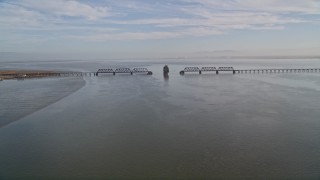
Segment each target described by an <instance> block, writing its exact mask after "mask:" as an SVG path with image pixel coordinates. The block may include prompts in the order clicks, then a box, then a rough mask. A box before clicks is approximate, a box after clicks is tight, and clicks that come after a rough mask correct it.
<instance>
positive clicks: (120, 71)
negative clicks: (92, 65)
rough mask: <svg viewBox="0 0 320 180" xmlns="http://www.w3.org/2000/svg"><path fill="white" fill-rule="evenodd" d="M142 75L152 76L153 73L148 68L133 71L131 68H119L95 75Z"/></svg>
mask: <svg viewBox="0 0 320 180" xmlns="http://www.w3.org/2000/svg"><path fill="white" fill-rule="evenodd" d="M103 73H105V74H113V75H116V74H131V75H133V74H138V73H139V74H141V73H146V74H147V75H152V72H151V71H149V70H148V69H147V68H133V69H132V70H131V69H130V68H117V69H115V70H113V69H111V68H109V69H99V70H98V71H97V72H96V73H95V75H96V76H99V74H103Z"/></svg>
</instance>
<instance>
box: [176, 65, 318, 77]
mask: <svg viewBox="0 0 320 180" xmlns="http://www.w3.org/2000/svg"><path fill="white" fill-rule="evenodd" d="M210 71H212V72H215V73H216V74H219V72H224V71H225V72H232V73H233V74H236V73H238V74H240V73H295V72H320V68H270V69H234V68H233V67H218V68H216V67H202V68H199V67H186V68H185V69H184V70H182V71H180V74H181V75H184V73H186V72H199V74H202V72H210Z"/></svg>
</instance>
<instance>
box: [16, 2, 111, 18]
mask: <svg viewBox="0 0 320 180" xmlns="http://www.w3.org/2000/svg"><path fill="white" fill-rule="evenodd" d="M19 4H20V5H21V6H23V7H25V8H29V9H34V10H38V11H40V12H43V13H44V14H49V15H55V16H69V17H83V18H85V19H87V20H98V19H101V18H104V17H107V16H109V15H110V13H109V11H108V8H107V7H99V6H97V7H95V6H90V5H88V4H85V3H81V2H79V1H75V0H54V1H37V0H21V1H20V3H19Z"/></svg>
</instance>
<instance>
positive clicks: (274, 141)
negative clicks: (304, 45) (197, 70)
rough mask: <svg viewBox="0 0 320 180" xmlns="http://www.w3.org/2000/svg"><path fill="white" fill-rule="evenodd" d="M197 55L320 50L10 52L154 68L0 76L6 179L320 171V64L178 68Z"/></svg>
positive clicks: (0, 152)
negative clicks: (187, 54)
mask: <svg viewBox="0 0 320 180" xmlns="http://www.w3.org/2000/svg"><path fill="white" fill-rule="evenodd" d="M165 63H167V64H169V67H170V74H169V78H164V77H163V75H162V67H163V65H164V64H165ZM193 65H197V66H199V67H202V66H206V65H214V66H233V67H237V68H240V69H241V68H254V67H261V68H270V67H278V68H281V67H292V68H296V67H297V68H303V67H319V68H320V60H259V61H254V60H246V61H245V60H224V61H222V60H221V61H213V62H209V61H201V62H199V61H198V62H196V63H195V62H191V61H189V62H181V61H180V62H178V61H176V62H174V63H173V61H172V62H171V63H169V62H165V61H163V62H152V61H140V62H134V61H127V62H125V61H121V62H117V61H95V62H77V61H75V62H68V63H63V62H58V63H57V62H56V63H53V62H41V63H39V62H38V63H29V64H24V63H2V64H1V67H0V68H1V69H10V68H27V69H71V70H81V71H94V70H96V69H98V68H100V67H125V66H127V67H144V66H145V67H147V68H148V69H149V70H152V71H153V73H154V74H153V75H152V76H146V75H133V76H130V75H117V76H101V77H100V76H99V77H84V79H82V78H62V79H55V78H49V79H36V80H26V81H2V82H0V92H1V95H0V108H1V109H0V123H1V124H2V125H1V127H0V179H11V178H20V177H24V178H25V177H29V178H31V179H34V178H37V179H42V178H48V177H50V178H57V179H60V178H67V179H69V178H93V179H96V178H101V179H104V178H111V179H112V178H120V179H121V178H138V179H143V178H145V179H150V178H159V179H163V178H169V179H175V178H176V179H179V178H180V179H185V178H191V179H193V178H203V179H211V178H242V179H244V178H252V179H259V178H262V179H264V178H267V179H268V178H272V179H275V178H277V179H279V178H297V179H302V178H304V179H319V178H320V118H319V117H320V96H319V95H320V74H317V73H296V74H294V73H292V74H238V75H231V74H229V73H226V74H221V75H218V76H217V75H215V74H210V73H208V74H203V75H201V76H199V75H197V74H186V75H185V76H180V75H179V74H178V72H179V71H180V70H182V69H183V68H184V67H185V66H193ZM79 88H80V89H79Z"/></svg>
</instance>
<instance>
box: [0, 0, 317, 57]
mask: <svg viewBox="0 0 320 180" xmlns="http://www.w3.org/2000/svg"><path fill="white" fill-rule="evenodd" d="M15 53H18V54H19V53H20V54H28V53H29V54H43V55H44V54H46V55H48V54H50V55H53V56H57V57H58V56H61V57H73V58H80V57H86V58H87V57H95V58H143V57H144V58H166V57H168V58H169V57H172V58H179V57H211V56H218V57H219V56H320V0H90V1H89V0H87V1H85V0H0V54H15Z"/></svg>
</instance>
